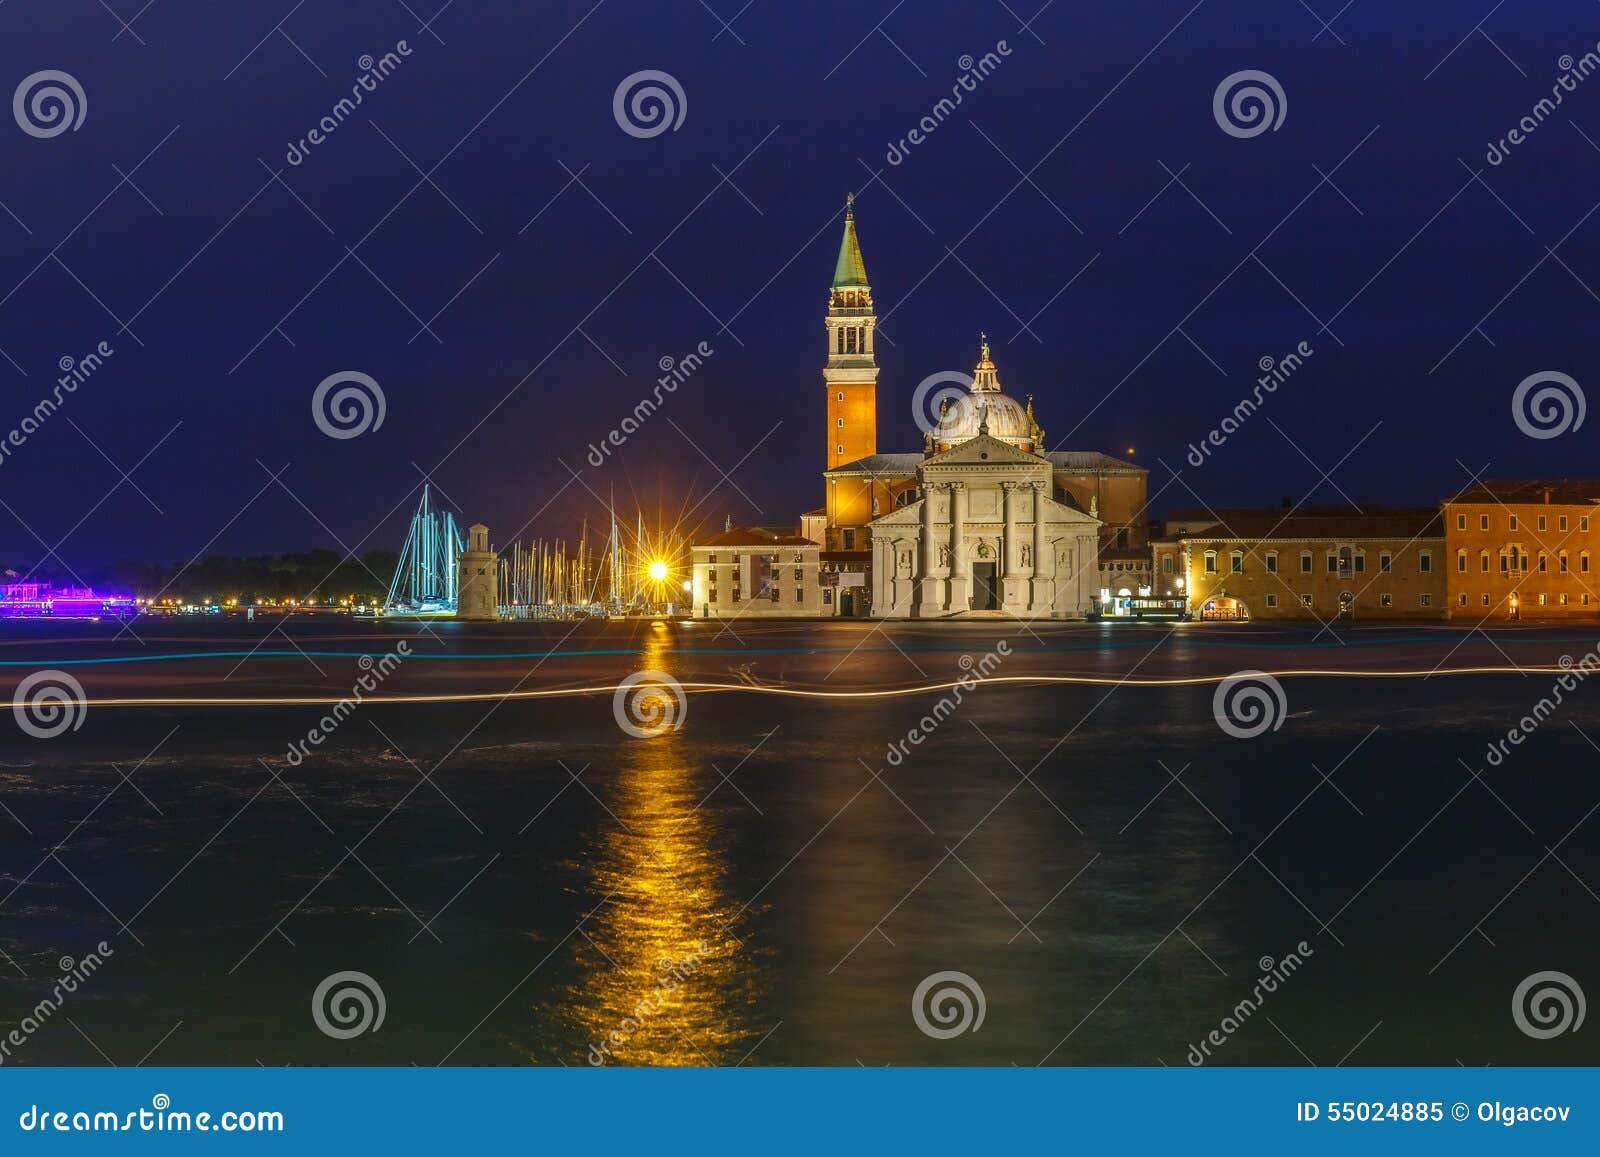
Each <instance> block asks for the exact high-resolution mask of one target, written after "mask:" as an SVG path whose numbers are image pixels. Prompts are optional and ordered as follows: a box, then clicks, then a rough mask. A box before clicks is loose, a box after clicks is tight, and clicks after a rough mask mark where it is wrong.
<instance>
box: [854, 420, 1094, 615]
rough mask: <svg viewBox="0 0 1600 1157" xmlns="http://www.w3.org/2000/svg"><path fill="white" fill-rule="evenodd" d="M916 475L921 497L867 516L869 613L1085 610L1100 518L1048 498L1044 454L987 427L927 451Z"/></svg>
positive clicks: (1077, 612) (1091, 588) (1047, 464)
mask: <svg viewBox="0 0 1600 1157" xmlns="http://www.w3.org/2000/svg"><path fill="white" fill-rule="evenodd" d="M917 481H918V485H919V490H920V493H921V495H922V497H921V498H919V499H918V500H917V501H915V502H912V503H909V504H908V505H906V506H903V507H901V508H900V509H898V510H896V511H895V512H894V513H892V514H887V515H884V516H883V517H882V518H878V519H874V520H873V521H872V523H871V524H870V528H871V532H872V605H873V613H874V614H875V615H877V616H879V617H882V618H943V617H946V616H949V615H953V614H959V613H963V612H968V611H974V612H976V611H992V612H996V613H1001V614H1008V615H1014V616H1016V617H1018V618H1057V619H1081V618H1083V617H1084V616H1085V615H1087V614H1088V613H1089V609H1090V596H1091V595H1092V594H1093V592H1094V590H1095V589H1096V588H1097V586H1098V573H1097V571H1096V563H1097V558H1098V531H1099V527H1100V521H1099V519H1097V518H1092V517H1090V516H1089V515H1087V514H1085V513H1083V512H1082V511H1081V510H1078V509H1076V508H1075V507H1072V506H1068V505H1066V504H1064V503H1061V502H1057V501H1056V500H1055V499H1054V498H1052V497H1051V495H1050V487H1051V466H1050V462H1049V460H1048V459H1046V458H1043V457H1041V456H1039V455H1037V454H1032V453H1029V452H1027V451H1026V450H1022V449H1019V448H1017V447H1015V446H1013V445H1010V444H1009V443H1007V442H1002V441H1000V440H999V439H998V438H995V437H992V436H991V435H990V434H989V433H988V432H987V430H984V432H982V433H980V434H979V435H978V436H977V437H975V438H972V439H970V440H968V441H965V442H962V443H960V444H959V445H956V446H953V447H951V448H950V449H948V450H946V451H944V452H943V453H941V454H935V455H932V456H931V457H928V458H925V459H923V461H922V463H921V464H920V465H919V466H918V467H917Z"/></svg>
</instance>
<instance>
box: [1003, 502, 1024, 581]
mask: <svg viewBox="0 0 1600 1157" xmlns="http://www.w3.org/2000/svg"><path fill="white" fill-rule="evenodd" d="M1017 485H1018V484H1017V483H1015V482H1002V483H1000V489H1001V490H1002V491H1003V492H1004V503H1005V520H1006V528H1005V537H1004V538H1003V539H1002V541H1001V544H1000V546H1001V552H1000V557H1001V568H1000V569H1001V576H1000V607H1001V609H1002V610H1007V611H1014V610H1016V608H1017V604H1018V603H1021V602H1023V601H1024V600H1023V599H1022V597H1021V595H1022V591H1021V586H1022V582H1021V579H1022V575H1021V571H1020V569H1019V565H1018V562H1017V557H1018V553H1019V552H1018V550H1017V547H1018V545H1019V544H1018V543H1017Z"/></svg>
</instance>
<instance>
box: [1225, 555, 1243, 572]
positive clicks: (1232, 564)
mask: <svg viewBox="0 0 1600 1157" xmlns="http://www.w3.org/2000/svg"><path fill="white" fill-rule="evenodd" d="M1228 569H1229V570H1231V571H1232V572H1233V573H1234V574H1241V573H1243V571H1244V551H1242V550H1236V551H1234V552H1233V553H1231V554H1230V555H1228Z"/></svg>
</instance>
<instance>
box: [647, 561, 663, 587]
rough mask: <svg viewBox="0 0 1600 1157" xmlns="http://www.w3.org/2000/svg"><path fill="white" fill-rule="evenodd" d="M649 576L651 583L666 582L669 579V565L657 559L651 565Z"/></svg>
mask: <svg viewBox="0 0 1600 1157" xmlns="http://www.w3.org/2000/svg"><path fill="white" fill-rule="evenodd" d="M649 574H650V581H652V582H658V583H659V582H665V581H666V579H667V564H666V563H664V562H662V561H661V560H660V559H657V560H656V561H655V562H653V563H651V564H650V571H649Z"/></svg>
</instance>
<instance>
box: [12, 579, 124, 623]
mask: <svg viewBox="0 0 1600 1157" xmlns="http://www.w3.org/2000/svg"><path fill="white" fill-rule="evenodd" d="M138 613H139V606H138V604H137V603H135V602H134V600H133V598H132V596H130V595H101V594H96V593H95V592H94V591H93V590H91V589H89V588H88V587H59V588H58V587H54V586H52V584H50V583H45V582H26V583H6V584H0V619H39V618H57V619H96V618H106V617H112V618H121V617H123V616H126V615H136V614H138Z"/></svg>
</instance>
